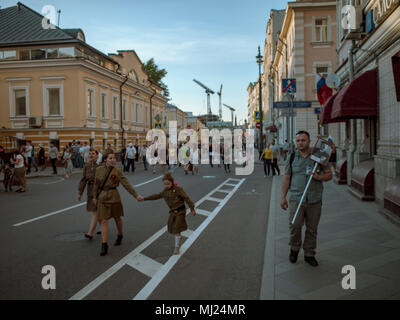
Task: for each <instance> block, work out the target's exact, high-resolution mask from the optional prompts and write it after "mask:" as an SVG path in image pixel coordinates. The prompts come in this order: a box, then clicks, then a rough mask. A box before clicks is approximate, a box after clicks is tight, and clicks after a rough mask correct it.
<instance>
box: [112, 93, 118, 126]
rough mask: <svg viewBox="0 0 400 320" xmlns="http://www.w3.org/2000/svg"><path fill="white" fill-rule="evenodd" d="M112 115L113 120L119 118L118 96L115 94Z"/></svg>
mask: <svg viewBox="0 0 400 320" xmlns="http://www.w3.org/2000/svg"><path fill="white" fill-rule="evenodd" d="M112 117H113V120H118V97H117V96H113V99H112Z"/></svg>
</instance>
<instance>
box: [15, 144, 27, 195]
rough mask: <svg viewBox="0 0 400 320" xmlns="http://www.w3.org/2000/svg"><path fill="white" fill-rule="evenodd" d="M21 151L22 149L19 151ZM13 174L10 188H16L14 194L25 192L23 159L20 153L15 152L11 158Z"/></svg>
mask: <svg viewBox="0 0 400 320" xmlns="http://www.w3.org/2000/svg"><path fill="white" fill-rule="evenodd" d="M21 150H22V149H21ZM12 163H14V172H13V176H12V178H11V186H18V187H19V189H18V190H16V192H26V175H25V174H26V168H25V159H24V157H23V156H22V152H21V151H15V152H14V154H13V158H12Z"/></svg>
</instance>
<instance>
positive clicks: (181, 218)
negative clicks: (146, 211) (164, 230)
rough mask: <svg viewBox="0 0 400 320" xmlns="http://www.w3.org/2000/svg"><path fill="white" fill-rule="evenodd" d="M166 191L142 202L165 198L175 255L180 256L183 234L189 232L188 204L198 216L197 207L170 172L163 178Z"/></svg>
mask: <svg viewBox="0 0 400 320" xmlns="http://www.w3.org/2000/svg"><path fill="white" fill-rule="evenodd" d="M163 183H164V190H163V191H161V192H160V193H157V194H153V195H151V196H147V197H144V198H143V200H142V201H148V200H157V199H161V198H163V199H164V200H165V202H166V203H167V205H168V207H169V209H170V210H169V218H168V232H169V233H171V234H173V235H174V237H175V249H174V254H179V249H180V247H181V245H182V236H181V232H183V231H185V230H187V228H188V227H187V223H186V206H185V202H186V203H187V204H188V206H189V208H190V211H191V213H192V214H193V215H196V211H195V208H194V207H195V205H194V203H193V202H192V200H190V198H189V197H188V195H187V194H186V193H185V191H184V190H183V188H182V187H179V186H178V185H177V184H175V182H174V178H173V177H172V175H171V174H170V173H169V172H168V173H166V174H165V175H164V177H163Z"/></svg>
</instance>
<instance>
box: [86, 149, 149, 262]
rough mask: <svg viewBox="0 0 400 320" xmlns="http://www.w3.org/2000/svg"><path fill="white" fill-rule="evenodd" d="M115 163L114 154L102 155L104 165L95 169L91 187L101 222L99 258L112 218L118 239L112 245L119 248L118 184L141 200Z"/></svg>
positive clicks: (119, 214) (104, 247)
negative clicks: (101, 241)
mask: <svg viewBox="0 0 400 320" xmlns="http://www.w3.org/2000/svg"><path fill="white" fill-rule="evenodd" d="M115 162H116V160H115V154H114V153H108V154H105V155H104V165H101V166H99V167H98V168H97V169H96V176H95V181H94V187H93V202H94V204H95V205H97V213H98V218H99V220H100V221H101V237H102V240H103V243H102V249H101V253H100V255H101V256H104V255H106V254H107V251H108V244H107V238H108V220H109V219H110V218H114V220H115V223H116V225H117V229H118V238H117V241H116V242H115V244H114V245H116V246H119V245H120V244H121V241H122V219H121V217H122V216H123V215H124V210H123V207H122V202H121V196H120V195H119V192H118V190H117V187H118V186H119V184H120V183H121V184H122V185H123V186H124V188H125V189H126V190H127V191H128V192H129V193H130V194H131V195H133V196H134V197H135V198H136V200H138V201H140V200H142V199H143V198H142V197H141V196H139V195H138V194H137V192H136V191H135V189H134V188H133V187H132V186H131V185H130V183H129V181H128V179H127V178H126V177H125V176H124V174H123V173H122V170H121V169H119V168H117V167H115Z"/></svg>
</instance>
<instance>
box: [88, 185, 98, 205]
mask: <svg viewBox="0 0 400 320" xmlns="http://www.w3.org/2000/svg"><path fill="white" fill-rule="evenodd" d="M86 210H87V211H89V212H96V211H97V207H96V206H95V205H94V203H93V185H92V184H88V185H87V202H86Z"/></svg>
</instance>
